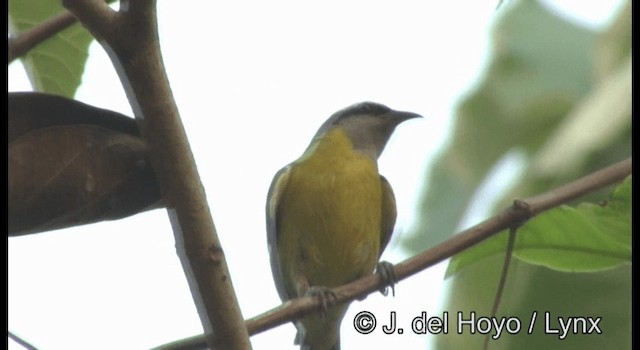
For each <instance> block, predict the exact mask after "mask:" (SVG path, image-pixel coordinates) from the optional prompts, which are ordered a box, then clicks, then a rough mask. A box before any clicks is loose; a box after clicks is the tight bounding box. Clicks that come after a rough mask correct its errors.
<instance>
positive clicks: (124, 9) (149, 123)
mask: <svg viewBox="0 0 640 350" xmlns="http://www.w3.org/2000/svg"><path fill="white" fill-rule="evenodd" d="M63 2H64V5H65V7H66V8H67V9H69V10H70V11H71V12H72V13H73V14H74V15H75V16H76V17H77V18H78V19H79V20H80V22H81V23H82V24H83V25H84V26H85V27H87V29H88V30H89V31H90V32H91V33H92V34H93V36H94V37H96V38H97V39H98V40H99V41H100V43H101V44H102V46H103V47H104V48H105V50H106V51H107V53H108V54H109V56H110V58H111V60H112V62H113V64H114V66H115V68H116V71H117V72H118V75H119V77H120V80H121V81H122V85H123V86H124V89H125V92H126V93H127V97H128V99H129V103H130V104H131V107H132V109H133V111H134V114H135V117H136V121H137V123H138V125H139V126H140V130H141V132H142V136H143V138H144V139H145V141H146V142H147V144H148V146H149V161H150V163H151V166H152V168H153V169H154V172H155V174H156V177H157V179H158V184H159V186H160V189H161V191H162V195H163V198H164V201H165V204H166V206H167V211H168V214H169V218H170V220H171V224H172V227H173V231H174V235H175V240H176V250H177V252H178V256H179V257H180V261H181V263H182V267H183V269H184V271H185V274H186V276H187V280H188V282H189V287H190V289H191V294H192V296H193V299H194V302H195V304H196V308H197V310H198V314H199V316H200V320H201V322H202V325H203V328H204V332H205V339H206V343H208V346H209V347H210V348H215V349H234V350H235V349H250V348H251V344H250V342H249V338H248V335H247V330H246V328H245V327H244V323H243V319H242V315H241V313H240V308H239V306H238V302H237V300H236V295H235V292H234V290H233V286H232V283H231V277H230V276H229V271H228V268H227V264H226V260H225V257H224V252H223V250H222V246H221V244H220V241H219V240H218V237H217V234H216V231H215V227H214V224H213V220H212V218H211V214H210V211H209V206H208V204H207V201H206V196H205V192H204V188H203V186H202V183H201V182H200V177H199V175H198V172H197V169H196V165H195V161H194V159H193V154H192V152H191V148H190V146H189V143H188V141H187V137H186V134H185V131H184V127H183V125H182V122H181V120H180V116H179V113H178V108H177V106H176V104H175V101H174V99H173V94H172V92H171V88H170V86H169V81H168V78H167V75H166V71H165V68H164V63H163V60H162V54H161V51H160V45H159V42H158V28H157V23H156V7H155V1H154V0H131V1H122V2H121V3H120V10H119V11H113V10H112V9H111V8H109V7H108V6H107V5H106V4H105V3H104V2H103V1H101V0H65V1H63Z"/></svg>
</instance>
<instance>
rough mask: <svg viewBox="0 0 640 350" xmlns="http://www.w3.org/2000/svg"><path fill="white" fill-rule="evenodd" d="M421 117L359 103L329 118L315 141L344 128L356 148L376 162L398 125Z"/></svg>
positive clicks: (371, 104) (376, 104)
mask: <svg viewBox="0 0 640 350" xmlns="http://www.w3.org/2000/svg"><path fill="white" fill-rule="evenodd" d="M421 117H422V116H421V115H419V114H416V113H411V112H401V111H395V110H393V109H391V108H389V107H387V106H385V105H382V104H379V103H375V102H361V103H356V104H354V105H351V106H349V107H346V108H344V109H341V110H339V111H337V112H336V113H334V114H333V115H332V116H331V117H329V119H327V121H325V122H324V124H322V126H320V129H318V131H317V132H316V135H315V136H314V140H315V139H317V138H318V137H322V135H324V134H326V133H327V132H329V131H331V130H333V129H335V128H342V129H343V130H344V131H345V132H346V134H347V136H348V137H349V140H350V141H351V143H352V144H353V147H354V149H355V150H356V151H358V152H361V153H364V154H366V155H367V156H369V157H371V158H372V159H373V160H374V161H375V160H377V159H378V157H380V154H382V151H383V150H384V147H385V146H386V144H387V141H389V138H390V137H391V134H393V131H394V130H395V128H396V126H398V124H400V123H402V122H404V121H406V120H409V119H412V118H421Z"/></svg>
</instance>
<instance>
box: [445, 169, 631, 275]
mask: <svg viewBox="0 0 640 350" xmlns="http://www.w3.org/2000/svg"><path fill="white" fill-rule="evenodd" d="M506 242H507V240H506V234H501V235H499V236H497V237H494V238H492V239H490V240H488V241H487V242H484V243H481V244H478V245H476V246H474V247H472V248H470V249H467V250H466V251H464V252H462V253H460V254H458V255H456V256H455V257H454V258H453V259H451V262H450V263H449V268H448V270H447V276H451V275H453V274H455V273H457V272H459V271H460V270H462V269H463V268H465V267H467V266H469V265H470V264H473V263H477V262H478V261H479V260H481V259H483V258H486V257H488V256H491V255H496V254H497V255H500V256H503V255H504V251H505V247H506V244H507V243H506ZM514 255H515V256H516V257H518V258H520V259H522V260H524V261H527V262H529V263H531V264H535V265H543V266H546V267H549V268H552V269H554V270H560V271H572V272H591V271H597V270H603V269H608V268H612V267H615V266H617V265H619V264H621V263H630V262H631V177H628V178H627V180H625V182H624V183H623V184H622V185H620V186H618V187H617V188H616V189H615V190H614V191H613V193H612V195H611V198H610V200H609V201H608V202H607V203H605V204H601V205H596V204H592V203H582V204H580V205H578V206H577V207H575V208H573V207H570V206H561V207H558V208H555V209H552V210H549V211H547V212H544V213H542V214H540V215H538V216H536V217H535V218H533V219H531V220H529V221H528V222H527V223H526V224H525V225H523V226H522V227H521V228H520V229H518V232H517V236H516V241H515V245H514Z"/></svg>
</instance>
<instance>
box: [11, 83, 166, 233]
mask: <svg viewBox="0 0 640 350" xmlns="http://www.w3.org/2000/svg"><path fill="white" fill-rule="evenodd" d="M8 168H9V184H8V185H9V206H8V211H9V235H10V236H16V235H24V234H29V233H36V232H41V231H48V230H54V229H58V228H63V227H70V226H76V225H82V224H88V223H92V222H97V221H102V220H114V219H120V218H123V217H126V216H130V215H134V214H136V213H139V212H141V211H144V210H149V209H153V208H157V207H159V206H160V205H161V204H160V199H161V196H160V192H159V189H158V186H157V184H156V180H155V176H154V174H153V171H152V170H151V167H150V166H149V164H148V163H147V161H146V147H145V143H144V141H143V139H142V138H141V137H140V136H139V132H138V128H137V125H136V123H135V121H134V120H133V119H132V118H129V117H127V116H124V115H121V114H118V113H115V112H113V111H109V110H105V109H99V108H95V107H92V106H88V105H85V104H83V103H80V102H77V101H73V100H69V99H66V98H62V97H58V96H53V95H46V94H41V93H10V94H9V164H8Z"/></svg>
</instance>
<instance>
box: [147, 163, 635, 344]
mask: <svg viewBox="0 0 640 350" xmlns="http://www.w3.org/2000/svg"><path fill="white" fill-rule="evenodd" d="M630 174H631V158H628V159H626V160H624V161H621V162H618V163H616V164H613V165H611V166H609V167H607V168H604V169H602V170H599V171H596V172H594V173H591V174H589V175H586V176H584V177H582V178H580V179H578V180H576V181H573V182H570V183H568V184H566V185H563V186H560V187H558V188H555V189H552V190H550V191H547V192H545V193H542V194H539V195H537V196H534V197H531V198H528V199H523V200H515V201H514V204H513V206H511V207H509V208H506V209H504V210H503V211H501V212H500V213H498V214H497V215H496V216H494V217H492V218H490V219H487V220H485V221H483V222H481V223H479V224H477V225H475V226H473V227H471V228H468V229H466V230H464V231H462V232H460V233H458V234H456V235H455V236H453V237H452V238H450V239H448V240H447V241H445V242H443V243H441V244H439V245H437V246H435V247H432V248H429V249H427V250H425V251H423V252H422V253H420V254H418V255H415V256H413V257H411V258H409V259H407V260H405V261H403V262H401V263H399V264H397V265H395V266H394V269H395V273H396V276H397V278H398V281H400V280H403V279H405V278H407V277H409V276H412V275H414V274H416V273H418V272H420V271H422V270H424V269H426V268H428V267H430V266H433V265H435V264H437V263H439V262H441V261H443V260H445V259H448V258H450V257H452V256H454V255H455V254H457V253H460V252H462V251H463V250H465V249H467V248H470V247H472V246H474V245H475V244H477V243H479V242H481V241H483V240H485V239H487V238H489V237H491V236H493V235H496V234H498V233H500V232H501V231H503V230H505V229H508V228H511V227H514V226H517V225H519V224H521V223H522V222H524V221H526V220H528V219H530V218H531V217H533V216H535V215H537V214H539V213H542V212H544V211H546V210H549V209H552V208H555V207H557V206H559V205H561V204H564V203H567V202H569V201H572V200H574V199H576V198H578V197H580V196H582V195H585V194H587V193H590V192H593V191H595V190H598V189H601V188H603V187H606V186H609V185H612V184H615V183H616V182H619V181H622V180H623V179H625V178H626V177H627V176H629V175H630ZM382 283H383V281H381V280H380V277H379V276H378V275H369V276H366V277H363V278H361V279H359V280H357V281H354V282H351V283H349V284H345V285H343V286H341V287H338V288H336V289H334V290H333V291H334V292H335V295H336V298H335V301H336V304H342V303H346V302H350V301H353V300H355V299H361V298H363V297H365V296H367V295H368V294H371V293H373V292H375V291H378V290H379V289H380V288H381V287H382ZM321 307H322V305H321V303H320V301H319V300H318V299H317V298H313V297H304V298H298V299H294V300H290V301H287V302H285V303H283V304H282V305H280V306H278V307H276V308H274V309H271V310H269V311H267V312H265V313H263V314H261V315H258V316H256V317H253V318H250V319H248V320H247V321H246V327H247V330H248V332H249V334H250V335H255V334H258V333H261V332H263V331H266V330H268V329H271V328H274V327H277V326H280V325H283V324H285V323H287V322H290V321H292V320H294V319H298V318H300V317H303V316H305V315H307V314H310V313H313V312H319V311H320V310H321ZM205 346H206V342H205V340H204V337H203V336H201V335H200V336H193V337H190V338H186V339H182V340H178V341H175V342H172V343H169V344H165V345H162V346H159V347H157V348H155V350H178V349H181V350H186V349H189V350H195V349H203V348H204V347H205Z"/></svg>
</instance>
